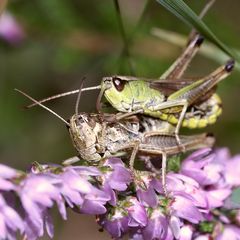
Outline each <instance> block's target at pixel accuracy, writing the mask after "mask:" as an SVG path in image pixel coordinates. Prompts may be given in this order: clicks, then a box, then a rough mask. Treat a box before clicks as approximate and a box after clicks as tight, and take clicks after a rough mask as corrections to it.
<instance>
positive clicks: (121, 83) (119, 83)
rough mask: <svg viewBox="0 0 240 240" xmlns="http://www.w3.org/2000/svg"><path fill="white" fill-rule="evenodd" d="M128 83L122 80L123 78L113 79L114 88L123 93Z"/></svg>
mask: <svg viewBox="0 0 240 240" xmlns="http://www.w3.org/2000/svg"><path fill="white" fill-rule="evenodd" d="M125 83H126V81H124V80H122V79H121V78H118V77H113V84H114V87H115V88H116V89H117V90H118V91H119V92H121V91H122V90H123V89H124V86H125Z"/></svg>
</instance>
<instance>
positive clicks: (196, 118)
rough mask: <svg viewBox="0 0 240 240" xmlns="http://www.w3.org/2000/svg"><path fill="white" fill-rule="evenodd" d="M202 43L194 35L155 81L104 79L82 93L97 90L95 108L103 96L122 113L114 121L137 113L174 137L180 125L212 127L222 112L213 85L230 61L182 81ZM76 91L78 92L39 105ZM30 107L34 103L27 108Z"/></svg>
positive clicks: (229, 68)
mask: <svg viewBox="0 0 240 240" xmlns="http://www.w3.org/2000/svg"><path fill="white" fill-rule="evenodd" d="M202 42H203V38H202V37H201V36H200V35H199V34H195V35H194V36H193V37H192V39H191V41H190V42H189V44H188V46H187V47H186V49H185V50H184V51H183V53H182V54H181V55H180V57H179V58H178V59H177V60H176V61H175V62H174V64H173V65H172V66H171V67H170V68H169V69H168V70H167V71H166V72H165V73H164V74H163V75H162V76H161V78H160V79H158V80H156V79H144V78H136V77H127V76H113V77H105V78H103V80H102V84H101V85H100V86H95V87H90V88H85V89H82V91H87V90H92V89H101V91H100V94H99V97H98V103H97V106H100V100H101V98H102V95H104V96H105V98H106V99H107V100H108V102H109V103H110V104H111V105H112V106H113V107H114V108H115V109H116V110H117V111H119V112H123V114H118V119H120V118H124V117H126V116H131V115H134V114H137V113H141V114H145V115H149V116H152V117H155V118H159V119H161V120H163V121H167V122H169V123H170V124H169V125H167V126H168V128H167V129H162V130H163V132H167V133H172V132H175V134H176V135H178V133H179V130H180V127H181V126H183V127H187V128H190V129H193V128H204V127H206V126H207V125H209V124H214V123H215V122H216V120H217V118H218V117H219V116H220V115H221V113H222V103H221V99H220V97H219V96H218V95H217V94H215V93H214V91H215V88H216V85H217V83H218V82H220V81H221V80H223V79H225V78H226V77H227V76H228V75H229V74H230V73H231V71H232V69H233V67H234V61H233V60H230V61H228V62H227V63H226V64H225V65H223V66H221V67H219V68H217V69H216V70H215V71H214V72H212V73H211V74H209V75H208V76H206V77H204V78H199V79H197V80H189V79H184V78H182V75H183V74H184V72H185V70H186V68H187V66H188V65H189V63H190V61H191V60H192V58H193V56H194V55H195V54H196V52H197V50H198V49H199V46H200V45H201V44H202ZM77 92H79V90H74V91H71V92H67V93H63V94H59V95H56V96H52V97H50V98H46V99H43V100H40V101H39V102H40V103H41V102H45V101H48V100H51V99H55V98H58V97H61V96H66V95H70V94H74V93H77ZM33 105H36V103H34V104H31V105H30V106H29V107H31V106H33ZM98 109H99V107H98ZM175 125H176V127H174V126H175Z"/></svg>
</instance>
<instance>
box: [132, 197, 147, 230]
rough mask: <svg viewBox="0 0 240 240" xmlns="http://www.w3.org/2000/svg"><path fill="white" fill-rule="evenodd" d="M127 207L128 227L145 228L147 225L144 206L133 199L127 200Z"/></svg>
mask: <svg viewBox="0 0 240 240" xmlns="http://www.w3.org/2000/svg"><path fill="white" fill-rule="evenodd" d="M129 205H130V206H129V207H127V211H128V214H129V223H128V225H129V226H130V227H138V226H139V227H145V226H146V225H147V221H148V218H147V212H146V209H145V208H144V206H143V205H142V204H141V203H140V202H139V201H138V200H137V199H136V198H134V197H131V198H130V199H129Z"/></svg>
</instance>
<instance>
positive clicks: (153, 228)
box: [142, 209, 168, 240]
mask: <svg viewBox="0 0 240 240" xmlns="http://www.w3.org/2000/svg"><path fill="white" fill-rule="evenodd" d="M167 233H168V221H167V218H166V216H165V215H164V214H163V213H162V211H161V210H160V209H154V210H153V212H152V214H151V216H150V218H149V221H148V224H147V226H146V227H145V228H144V229H143V230H142V234H143V239H149V240H154V239H166V236H167Z"/></svg>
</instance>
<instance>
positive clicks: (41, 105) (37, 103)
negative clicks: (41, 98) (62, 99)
mask: <svg viewBox="0 0 240 240" xmlns="http://www.w3.org/2000/svg"><path fill="white" fill-rule="evenodd" d="M14 90H15V91H17V92H19V93H21V94H22V95H24V96H25V97H27V98H29V99H30V100H31V101H33V102H34V103H35V105H39V106H40V107H42V108H44V109H45V110H47V111H48V112H50V113H52V114H53V115H55V116H56V117H57V118H59V119H60V120H61V121H62V122H64V123H65V124H66V125H67V126H69V123H68V122H67V121H66V120H65V119H64V118H62V117H61V116H60V115H58V114H57V113H56V112H54V111H53V110H51V109H50V108H48V107H46V106H45V105H43V104H41V103H40V102H38V101H37V100H35V99H34V98H32V97H30V96H29V95H28V94H26V93H25V92H23V91H21V90H19V89H17V88H15V89H14Z"/></svg>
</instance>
